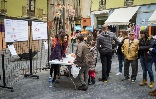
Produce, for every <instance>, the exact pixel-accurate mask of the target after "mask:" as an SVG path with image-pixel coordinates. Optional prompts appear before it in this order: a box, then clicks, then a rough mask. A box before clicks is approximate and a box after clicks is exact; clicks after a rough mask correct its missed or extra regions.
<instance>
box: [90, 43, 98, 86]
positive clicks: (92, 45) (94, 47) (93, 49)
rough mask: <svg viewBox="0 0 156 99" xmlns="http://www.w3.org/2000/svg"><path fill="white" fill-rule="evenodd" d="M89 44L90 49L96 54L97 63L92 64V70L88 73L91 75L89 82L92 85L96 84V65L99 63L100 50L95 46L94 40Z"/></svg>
mask: <svg viewBox="0 0 156 99" xmlns="http://www.w3.org/2000/svg"><path fill="white" fill-rule="evenodd" d="M88 44H89V48H90V51H91V52H93V54H94V59H95V65H94V66H90V70H89V72H88V75H89V79H88V84H89V85H91V84H95V66H96V63H97V56H98V52H97V49H96V46H95V42H93V41H92V42H90V43H88Z"/></svg>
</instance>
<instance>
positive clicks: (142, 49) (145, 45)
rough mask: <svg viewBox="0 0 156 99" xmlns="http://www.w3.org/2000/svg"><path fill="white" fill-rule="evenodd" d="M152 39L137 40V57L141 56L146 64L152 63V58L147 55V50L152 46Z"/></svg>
mask: <svg viewBox="0 0 156 99" xmlns="http://www.w3.org/2000/svg"><path fill="white" fill-rule="evenodd" d="M152 43H153V39H147V40H144V39H140V40H139V55H140V56H143V57H144V59H145V61H146V62H151V61H152V56H151V55H150V54H148V53H147V52H148V51H149V48H150V47H151V46H152Z"/></svg>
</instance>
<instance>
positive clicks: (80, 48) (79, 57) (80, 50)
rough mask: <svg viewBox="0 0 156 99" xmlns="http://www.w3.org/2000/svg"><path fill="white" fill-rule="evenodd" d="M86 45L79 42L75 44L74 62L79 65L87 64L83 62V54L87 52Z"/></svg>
mask: <svg viewBox="0 0 156 99" xmlns="http://www.w3.org/2000/svg"><path fill="white" fill-rule="evenodd" d="M88 49H89V48H88V46H87V45H86V44H85V43H84V42H81V43H79V44H78V45H77V49H76V53H75V55H76V58H75V61H74V63H75V64H77V65H78V66H79V67H82V66H86V65H87V64H86V63H85V61H84V59H85V54H86V53H88Z"/></svg>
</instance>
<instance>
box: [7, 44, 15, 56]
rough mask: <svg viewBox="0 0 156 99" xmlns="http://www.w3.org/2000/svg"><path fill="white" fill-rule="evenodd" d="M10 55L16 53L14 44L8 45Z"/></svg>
mask: <svg viewBox="0 0 156 99" xmlns="http://www.w3.org/2000/svg"><path fill="white" fill-rule="evenodd" d="M8 48H9V50H10V52H11V55H17V53H16V50H15V47H14V45H8Z"/></svg>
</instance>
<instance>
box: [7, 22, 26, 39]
mask: <svg viewBox="0 0 156 99" xmlns="http://www.w3.org/2000/svg"><path fill="white" fill-rule="evenodd" d="M4 25H5V41H6V42H16V41H27V40H28V21H24V20H11V19H4Z"/></svg>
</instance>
